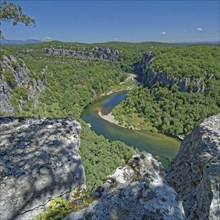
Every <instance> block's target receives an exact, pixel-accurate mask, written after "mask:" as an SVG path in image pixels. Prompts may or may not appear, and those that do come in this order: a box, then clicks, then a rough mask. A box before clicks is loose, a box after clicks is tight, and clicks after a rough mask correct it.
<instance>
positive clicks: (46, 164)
mask: <svg viewBox="0 0 220 220" xmlns="http://www.w3.org/2000/svg"><path fill="white" fill-rule="evenodd" d="M80 129H81V128H80V125H79V123H78V122H77V121H75V120H73V119H37V118H22V117H0V213H1V217H0V218H1V220H8V219H13V220H14V219H21V220H29V219H32V218H33V217H36V216H37V215H38V214H39V213H40V212H42V211H43V210H44V208H45V206H46V205H47V203H48V202H49V200H51V198H54V197H58V196H60V197H64V198H68V197H69V196H70V195H71V193H72V192H74V191H75V190H76V188H77V187H79V188H84V187H85V172H84V167H83V166H82V162H81V157H80V155H79V143H80V137H79V134H80Z"/></svg>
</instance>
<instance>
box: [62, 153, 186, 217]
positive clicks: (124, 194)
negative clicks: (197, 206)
mask: <svg viewBox="0 0 220 220" xmlns="http://www.w3.org/2000/svg"><path fill="white" fill-rule="evenodd" d="M93 194H94V195H96V196H98V197H100V199H99V200H96V201H94V202H93V203H91V204H90V205H89V206H88V207H87V208H85V209H83V210H80V211H78V212H73V213H71V214H70V215H68V216H67V217H65V218H64V219H63V220H75V219H81V220H86V219H94V220H103V219H105V220H110V219H111V220H112V219H115V220H116V219H118V220H119V219H120V220H129V219H130V220H131V219H136V220H139V219H140V220H141V219H150V220H156V219H167V220H177V219H178V220H183V219H185V217H184V213H183V210H182V206H181V204H180V201H179V200H178V195H177V193H176V192H175V191H174V190H173V189H172V188H171V187H170V186H169V185H168V184H167V183H166V182H165V181H164V178H163V175H162V173H161V171H160V163H159V162H158V161H157V160H156V159H154V158H153V156H152V155H151V154H147V153H140V154H136V155H134V156H132V158H131V159H130V160H129V161H128V163H127V165H126V166H125V167H120V168H117V169H116V171H115V172H114V173H113V174H112V175H110V176H109V177H108V178H107V180H106V182H105V183H104V184H103V185H101V186H100V187H98V188H97V189H96V190H95V191H94V192H93Z"/></svg>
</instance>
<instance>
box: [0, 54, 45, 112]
mask: <svg viewBox="0 0 220 220" xmlns="http://www.w3.org/2000/svg"><path fill="white" fill-rule="evenodd" d="M46 72H47V68H45V69H44V70H42V73H41V75H42V77H41V78H34V77H31V72H30V70H29V69H28V68H27V67H26V65H25V64H24V63H23V62H21V61H18V60H17V59H16V58H15V57H13V56H3V57H2V60H1V61H0V98H1V99H0V113H13V112H14V108H17V109H18V110H22V107H23V105H24V104H25V103H26V102H27V101H29V100H33V105H34V107H36V106H37V103H38V99H39V96H40V93H41V92H42V90H43V89H44V86H45V84H46V77H45V73H46ZM12 96H13V97H14V98H15V100H16V104H17V105H16V106H14V105H15V103H14V105H13V103H12Z"/></svg>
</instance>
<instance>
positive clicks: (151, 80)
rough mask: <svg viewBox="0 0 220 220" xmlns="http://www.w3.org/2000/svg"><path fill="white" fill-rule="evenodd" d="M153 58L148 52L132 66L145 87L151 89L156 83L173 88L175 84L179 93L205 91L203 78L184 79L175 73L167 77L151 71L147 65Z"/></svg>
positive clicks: (151, 53) (161, 73) (164, 74)
mask: <svg viewBox="0 0 220 220" xmlns="http://www.w3.org/2000/svg"><path fill="white" fill-rule="evenodd" d="M154 59H155V56H154V54H153V52H152V51H148V52H146V53H145V54H144V55H143V58H142V60H141V61H140V62H138V63H136V64H135V66H134V72H135V73H136V74H139V75H141V80H142V81H143V82H144V84H145V86H147V87H148V88H152V87H153V86H155V85H156V84H157V83H159V84H160V85H161V86H173V85H174V84H176V85H177V86H179V90H180V92H190V91H192V92H204V91H205V89H206V84H205V82H204V79H203V78H195V77H191V78H186V77H183V78H181V77H177V76H176V75H175V73H173V75H172V76H169V75H168V74H166V73H163V72H159V71H155V70H152V69H150V68H148V67H149V64H150V63H151V62H153V60H154Z"/></svg>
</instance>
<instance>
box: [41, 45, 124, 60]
mask: <svg viewBox="0 0 220 220" xmlns="http://www.w3.org/2000/svg"><path fill="white" fill-rule="evenodd" d="M43 52H44V53H45V54H48V55H59V56H74V57H76V58H79V59H85V60H88V59H98V60H108V61H121V60H123V58H122V55H121V51H118V50H114V49H110V48H105V47H93V48H83V49H82V50H70V49H61V48H43Z"/></svg>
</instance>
